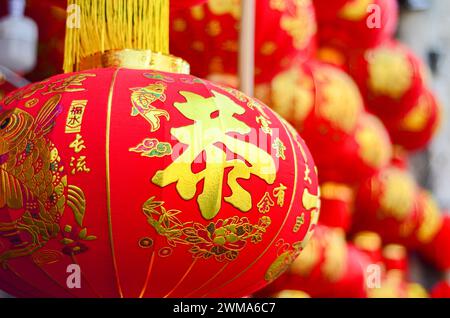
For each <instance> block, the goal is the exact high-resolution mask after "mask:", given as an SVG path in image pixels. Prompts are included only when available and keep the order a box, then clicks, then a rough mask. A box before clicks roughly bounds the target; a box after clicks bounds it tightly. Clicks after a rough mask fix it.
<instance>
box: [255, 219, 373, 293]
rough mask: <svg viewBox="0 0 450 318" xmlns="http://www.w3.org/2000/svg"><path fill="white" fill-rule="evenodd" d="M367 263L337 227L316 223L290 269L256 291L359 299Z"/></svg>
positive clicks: (366, 259) (362, 291) (363, 288)
mask: <svg viewBox="0 0 450 318" xmlns="http://www.w3.org/2000/svg"><path fill="white" fill-rule="evenodd" d="M368 264H369V260H368V258H367V257H366V256H365V255H364V254H363V253H361V252H359V251H357V250H356V249H355V248H354V247H352V246H348V245H347V243H346V241H345V236H344V233H343V232H342V231H341V230H339V229H331V228H327V227H323V226H320V227H317V230H316V232H315V234H314V236H313V238H312V240H311V242H310V243H309V244H308V245H307V246H306V248H305V250H304V251H303V253H302V254H301V256H300V257H299V258H297V260H296V261H295V262H294V263H293V264H292V266H291V268H290V270H289V271H288V272H287V273H286V274H284V275H283V276H281V277H280V278H279V279H278V280H277V281H275V282H274V283H273V284H271V285H269V286H268V287H267V289H266V290H264V291H262V292H261V293H260V294H266V295H272V294H274V293H276V292H279V291H282V290H300V291H303V292H306V293H307V294H308V295H310V296H311V297H313V298H317V297H319V298H322V297H330V298H341V297H351V298H363V297H365V296H366V291H365V279H364V271H365V267H366V265H368Z"/></svg>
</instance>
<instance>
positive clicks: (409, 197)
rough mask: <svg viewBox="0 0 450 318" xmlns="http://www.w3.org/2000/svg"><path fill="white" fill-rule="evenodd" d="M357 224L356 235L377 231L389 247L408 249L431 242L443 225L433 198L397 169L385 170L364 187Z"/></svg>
mask: <svg viewBox="0 0 450 318" xmlns="http://www.w3.org/2000/svg"><path fill="white" fill-rule="evenodd" d="M353 221H354V231H360V230H369V231H374V232H377V233H379V234H380V236H381V237H383V241H384V242H385V243H397V244H402V245H405V246H406V247H408V248H417V247H418V246H421V245H424V244H427V243H429V242H431V241H432V240H433V238H434V237H435V236H436V235H437V233H438V231H439V229H440V228H441V223H442V220H441V216H440V211H439V208H438V206H437V204H436V202H435V201H434V199H433V198H432V196H431V195H430V194H429V193H427V192H426V191H424V190H421V189H419V188H418V186H417V184H416V182H415V181H414V179H413V178H412V176H411V175H410V174H409V173H408V172H407V171H404V170H401V169H399V168H397V167H388V168H385V169H382V170H381V171H380V172H379V173H378V174H376V175H374V176H373V177H371V178H368V179H367V180H366V181H364V182H363V183H362V184H361V186H360V188H359V190H358V192H357V195H356V205H355V217H354V219H353Z"/></svg>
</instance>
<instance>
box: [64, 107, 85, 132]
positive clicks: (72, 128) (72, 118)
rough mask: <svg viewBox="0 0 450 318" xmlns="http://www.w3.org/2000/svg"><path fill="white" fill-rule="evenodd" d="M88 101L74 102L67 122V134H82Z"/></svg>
mask: <svg viewBox="0 0 450 318" xmlns="http://www.w3.org/2000/svg"><path fill="white" fill-rule="evenodd" d="M87 103H88V101H87V100H74V101H72V104H71V105H70V109H69V114H68V115H67V120H66V133H67V134H73V133H79V132H81V125H82V124H83V116H84V111H85V109H86V105H87Z"/></svg>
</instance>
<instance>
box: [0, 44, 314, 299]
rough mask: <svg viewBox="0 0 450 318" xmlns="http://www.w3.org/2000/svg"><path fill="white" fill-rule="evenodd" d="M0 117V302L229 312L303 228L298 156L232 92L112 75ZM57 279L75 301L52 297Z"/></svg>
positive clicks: (307, 158) (276, 128)
mask: <svg viewBox="0 0 450 318" xmlns="http://www.w3.org/2000/svg"><path fill="white" fill-rule="evenodd" d="M123 54H125V53H123ZM126 54H130V51H126ZM126 54H125V55H126ZM132 54H136V55H135V57H136V56H141V57H143V56H144V55H145V56H146V57H149V55H148V54H149V52H147V51H146V52H134V53H132ZM119 56H121V55H120V53H118V54H117V55H114V58H113V60H114V61H115V63H116V65H117V63H118V61H117V59H118V58H119ZM155 58H157V59H158V60H159V59H161V58H162V59H163V60H164V56H163V55H157V56H156V57H155ZM165 59H167V60H165V63H162V64H163V65H171V66H172V67H174V65H178V67H179V69H181V70H185V68H186V65H185V64H183V62H181V61H180V60H177V59H174V58H171V57H166V58H165ZM125 60H127V59H125ZM128 60H129V59H128ZM137 60H140V59H137ZM153 65H158V63H154V64H153ZM170 70H171V71H173V69H170ZM1 107H2V108H1V109H2V110H1V114H0V173H1V178H0V180H1V183H0V188H1V195H0V219H1V221H0V232H1V233H0V234H1V240H0V241H1V243H0V262H1V265H2V268H1V269H0V287H1V288H2V289H4V290H5V291H7V292H9V293H10V294H12V295H16V296H44V295H48V296H59V297H69V296H76V297H98V296H103V297H118V296H124V297H185V296H193V297H194V296H197V297H199V296H211V297H214V296H236V297H240V296H245V295H247V294H250V293H251V292H253V291H255V290H256V289H258V288H261V287H263V286H264V285H265V284H266V283H268V282H271V281H272V280H274V279H275V278H277V277H278V276H279V275H280V274H281V273H282V272H283V271H284V270H285V269H287V267H288V265H289V263H290V262H292V261H293V260H294V259H295V257H296V256H297V255H298V254H299V253H300V251H301V250H302V248H303V247H304V245H305V244H306V242H307V240H308V238H309V236H310V235H311V233H312V230H313V228H314V225H315V223H316V222H317V218H318V207H319V199H318V184H317V175H316V168H315V165H314V162H313V159H312V157H311V155H310V153H309V151H308V148H307V147H306V145H305V143H304V142H303V140H302V139H301V138H300V137H299V136H298V135H297V134H296V133H295V131H294V129H293V128H292V127H290V126H289V125H288V124H285V123H284V122H283V121H282V120H281V119H280V118H279V117H278V115H276V114H275V113H274V112H272V111H271V110H270V109H269V108H267V107H266V106H264V105H263V104H261V103H260V102H258V101H257V100H255V99H252V98H249V97H247V96H245V95H243V94H242V93H239V92H238V91H235V90H233V89H229V88H225V87H220V86H217V85H214V84H212V83H210V82H208V81H205V80H201V79H199V78H196V77H193V76H190V75H186V74H175V73H166V72H159V71H154V70H153V71H152V70H132V69H128V68H126V65H125V66H124V68H104V69H97V70H89V71H81V72H78V73H71V74H66V75H60V76H56V77H53V78H51V79H49V80H46V81H44V82H40V83H36V84H33V85H31V86H28V87H26V88H23V89H21V90H18V91H16V92H14V93H13V94H12V95H9V96H8V97H7V98H6V99H4V101H3V104H2V106H1ZM70 264H75V265H79V266H80V267H81V269H82V277H81V288H80V289H69V288H68V286H67V285H66V280H67V275H68V274H67V273H66V271H67V268H68V266H69V265H70Z"/></svg>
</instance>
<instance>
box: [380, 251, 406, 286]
mask: <svg viewBox="0 0 450 318" xmlns="http://www.w3.org/2000/svg"><path fill="white" fill-rule="evenodd" d="M382 255H383V264H384V267H385V269H386V270H387V271H390V270H396V271H398V272H400V273H403V275H404V279H406V278H407V277H408V270H409V264H408V252H407V250H406V248H405V247H404V246H402V245H398V244H388V245H386V246H385V247H384V248H383V253H382Z"/></svg>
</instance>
